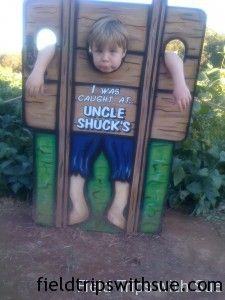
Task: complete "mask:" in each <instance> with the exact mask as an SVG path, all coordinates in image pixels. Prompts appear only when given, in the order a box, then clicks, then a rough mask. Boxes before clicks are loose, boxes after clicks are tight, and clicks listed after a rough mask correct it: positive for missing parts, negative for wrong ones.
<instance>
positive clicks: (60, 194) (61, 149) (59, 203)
mask: <svg viewBox="0 0 225 300" xmlns="http://www.w3.org/2000/svg"><path fill="white" fill-rule="evenodd" d="M70 8H71V0H64V1H63V2H62V11H63V14H62V27H63V28H62V37H63V43H62V49H61V51H62V59H61V77H60V78H61V82H60V97H59V114H58V135H59V139H58V173H57V200H56V226H57V227H61V226H63V225H64V216H63V211H64V201H65V199H64V180H65V151H66V128H67V127H66V117H67V115H66V112H67V104H68V103H67V102H68V97H67V88H68V87H67V82H68V78H67V76H68V68H69V61H68V56H69V39H70V35H69V28H70Z"/></svg>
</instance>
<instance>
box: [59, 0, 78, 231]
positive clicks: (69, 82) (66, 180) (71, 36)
mask: <svg viewBox="0 0 225 300" xmlns="http://www.w3.org/2000/svg"><path fill="white" fill-rule="evenodd" d="M76 2H77V1H75V0H72V1H71V6H70V21H69V24H70V27H69V32H68V34H69V41H70V43H69V46H68V53H67V55H68V68H67V69H68V77H67V103H66V116H65V117H66V121H65V157H64V159H65V161H64V190H63V207H62V209H63V211H62V225H63V226H64V227H65V226H66V225H67V224H68V216H67V212H68V200H69V184H70V175H71V174H69V154H70V137H71V115H72V114H71V109H72V86H73V85H72V76H73V67H74V66H73V55H71V53H73V50H74V44H73V39H74V26H71V24H74V22H75V20H74V17H75V10H76Z"/></svg>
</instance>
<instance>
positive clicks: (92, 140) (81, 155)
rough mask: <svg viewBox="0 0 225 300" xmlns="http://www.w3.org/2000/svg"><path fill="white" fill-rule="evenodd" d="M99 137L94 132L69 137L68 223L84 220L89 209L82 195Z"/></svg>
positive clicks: (98, 145)
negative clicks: (69, 203) (69, 199)
mask: <svg viewBox="0 0 225 300" xmlns="http://www.w3.org/2000/svg"><path fill="white" fill-rule="evenodd" d="M100 143H101V137H98V136H97V135H95V134H92V135H91V134H88V135H87V134H73V135H72V139H71V161H70V171H71V174H73V175H71V177H70V198H71V201H72V206H73V207H72V209H71V211H70V212H69V224H70V225H72V224H76V223H80V222H83V221H85V220H86V219H87V218H88V216H89V209H88V206H87V203H86V199H85V196H84V185H85V181H86V178H88V177H90V169H91V165H92V161H93V159H94V158H95V156H96V154H97V153H98V151H99V148H100Z"/></svg>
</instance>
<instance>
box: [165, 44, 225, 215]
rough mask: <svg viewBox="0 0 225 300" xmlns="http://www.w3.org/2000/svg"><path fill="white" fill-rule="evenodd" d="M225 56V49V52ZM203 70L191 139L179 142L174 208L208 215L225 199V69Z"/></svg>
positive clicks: (173, 199)
mask: <svg viewBox="0 0 225 300" xmlns="http://www.w3.org/2000/svg"><path fill="white" fill-rule="evenodd" d="M223 55H224V57H225V49H224V53H223ZM223 63H224V60H222V63H221V67H220V68H218V67H216V68H213V66H212V65H208V68H207V69H205V70H203V71H201V73H200V75H199V80H198V83H197V98H196V101H195V105H194V110H193V115H192V119H191V128H190V132H189V136H188V138H187V139H186V140H185V141H184V142H183V143H181V144H177V145H176V152H175V153H176V154H175V158H174V163H173V169H172V174H173V182H172V184H171V192H170V196H169V201H170V205H171V206H172V207H183V206H186V207H188V210H189V211H192V212H193V213H194V214H197V215H199V214H203V215H204V214H207V213H209V211H210V210H211V209H214V208H216V207H217V206H218V205H219V204H220V203H222V202H223V201H224V199H225V136H224V132H225V122H224V119H225V104H224V99H225V69H224V65H223Z"/></svg>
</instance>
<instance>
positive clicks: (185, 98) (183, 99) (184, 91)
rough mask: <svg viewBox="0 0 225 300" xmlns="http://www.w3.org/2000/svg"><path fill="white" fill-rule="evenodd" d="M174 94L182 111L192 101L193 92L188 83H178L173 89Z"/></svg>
mask: <svg viewBox="0 0 225 300" xmlns="http://www.w3.org/2000/svg"><path fill="white" fill-rule="evenodd" d="M173 96H174V100H175V101H176V103H177V104H178V106H179V108H180V111H183V110H185V109H186V108H187V107H188V106H189V105H190V103H191V99H192V97H191V93H190V91H189V88H188V87H187V86H186V84H183V85H180V84H179V85H176V86H175V87H174V90H173Z"/></svg>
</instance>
